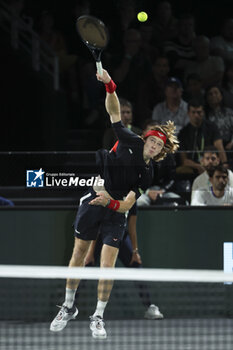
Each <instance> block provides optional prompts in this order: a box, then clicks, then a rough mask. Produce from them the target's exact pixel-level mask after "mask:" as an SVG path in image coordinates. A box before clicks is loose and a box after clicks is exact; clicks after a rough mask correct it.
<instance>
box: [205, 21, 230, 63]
mask: <svg viewBox="0 0 233 350" xmlns="http://www.w3.org/2000/svg"><path fill="white" fill-rule="evenodd" d="M210 49H211V53H212V54H213V55H216V56H220V57H222V59H223V60H224V61H225V62H227V61H232V60H233V18H226V19H225V20H224V22H223V24H222V28H221V34H220V35H218V36H215V37H214V38H212V39H211V41H210Z"/></svg>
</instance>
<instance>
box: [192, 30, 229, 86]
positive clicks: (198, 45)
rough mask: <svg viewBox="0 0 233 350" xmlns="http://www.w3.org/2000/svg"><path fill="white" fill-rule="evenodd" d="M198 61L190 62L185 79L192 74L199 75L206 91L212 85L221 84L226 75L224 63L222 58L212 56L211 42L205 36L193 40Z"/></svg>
mask: <svg viewBox="0 0 233 350" xmlns="http://www.w3.org/2000/svg"><path fill="white" fill-rule="evenodd" d="M193 48H194V51H195V53H196V60H195V61H193V62H190V63H189V64H188V65H187V67H186V69H185V79H186V77H187V76H188V75H189V74H191V73H196V74H199V75H200V77H201V79H202V87H203V88H204V89H205V88H206V87H207V86H209V85H211V84H221V82H222V78H223V73H224V69H225V67H224V62H223V59H222V58H221V57H218V56H210V41H209V39H208V38H207V37H206V36H204V35H200V36H197V37H196V38H195V39H194V40H193Z"/></svg>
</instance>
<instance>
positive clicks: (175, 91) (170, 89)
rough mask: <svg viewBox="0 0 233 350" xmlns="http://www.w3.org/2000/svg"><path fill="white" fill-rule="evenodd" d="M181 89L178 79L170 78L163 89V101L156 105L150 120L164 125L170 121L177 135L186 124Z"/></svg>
mask: <svg viewBox="0 0 233 350" xmlns="http://www.w3.org/2000/svg"><path fill="white" fill-rule="evenodd" d="M182 93H183V87H182V84H181V82H180V80H179V79H177V78H174V77H171V78H169V79H168V80H167V83H166V87H165V100H164V101H163V102H161V103H158V104H157V105H156V106H155V107H154V109H153V113H152V119H153V120H156V121H157V122H158V123H161V124H164V123H165V122H166V121H168V120H171V121H173V122H174V123H175V126H176V132H177V133H178V132H179V131H180V130H181V129H182V128H183V127H184V126H185V125H186V124H188V115H187V106H188V105H187V102H185V101H184V100H183V99H182Z"/></svg>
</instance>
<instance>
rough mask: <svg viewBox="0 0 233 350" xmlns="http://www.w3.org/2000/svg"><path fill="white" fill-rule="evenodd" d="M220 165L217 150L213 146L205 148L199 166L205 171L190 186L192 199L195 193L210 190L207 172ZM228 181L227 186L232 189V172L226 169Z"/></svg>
mask: <svg viewBox="0 0 233 350" xmlns="http://www.w3.org/2000/svg"><path fill="white" fill-rule="evenodd" d="M219 164H220V159H219V154H218V150H217V149H216V148H215V147H214V146H209V147H208V146H207V147H206V148H205V150H204V152H203V156H202V158H201V165H202V166H203V167H204V169H205V171H204V172H203V173H202V174H200V175H199V176H197V177H196V178H195V180H194V181H193V185H192V196H191V198H193V196H194V193H195V191H197V190H199V189H201V188H204V189H207V190H210V187H211V182H210V179H209V175H208V171H209V170H210V169H211V168H212V167H213V166H217V165H219ZM228 179H229V183H228V184H229V186H230V187H233V172H232V171H231V170H229V169H228Z"/></svg>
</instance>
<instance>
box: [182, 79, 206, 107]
mask: <svg viewBox="0 0 233 350" xmlns="http://www.w3.org/2000/svg"><path fill="white" fill-rule="evenodd" d="M204 94H205V90H204V89H203V88H202V80H201V77H200V75H199V74H196V73H191V74H189V75H188V76H187V78H186V84H185V89H184V94H183V99H184V100H185V101H186V102H189V101H190V100H192V99H193V98H198V99H200V100H202V102H203V104H204V101H205V99H204Z"/></svg>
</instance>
